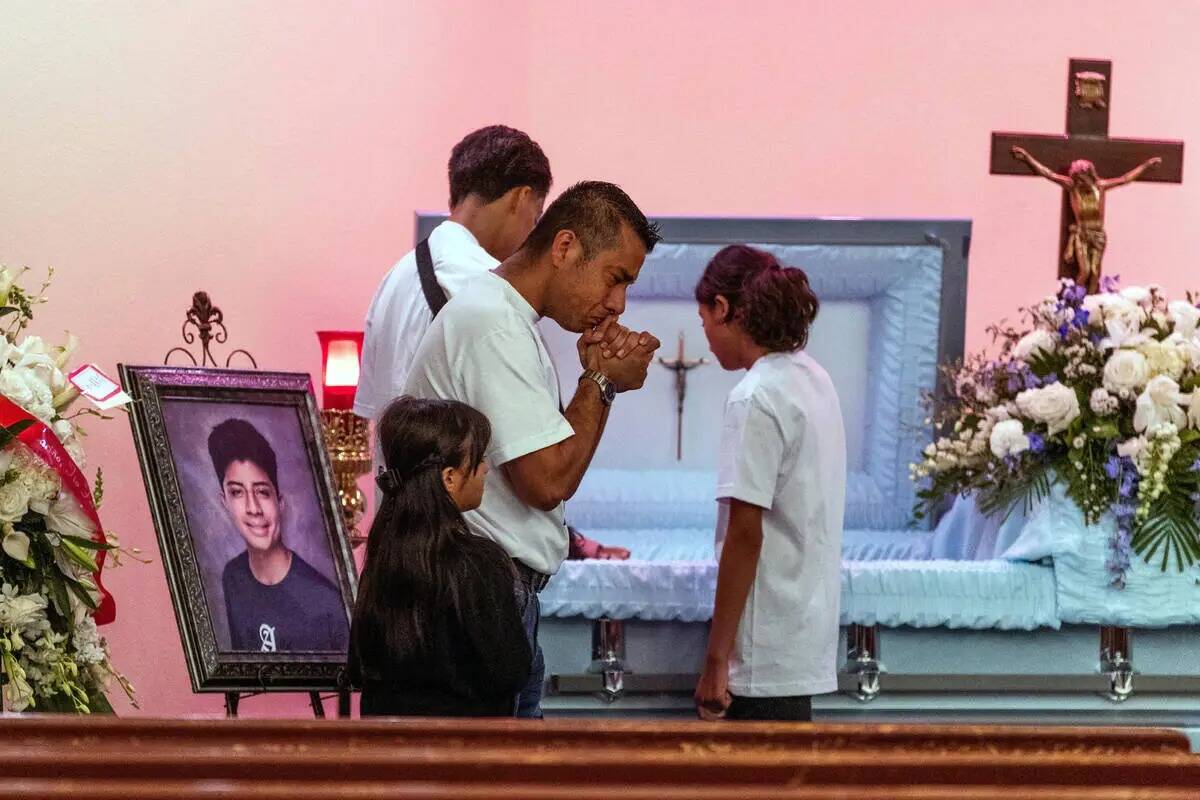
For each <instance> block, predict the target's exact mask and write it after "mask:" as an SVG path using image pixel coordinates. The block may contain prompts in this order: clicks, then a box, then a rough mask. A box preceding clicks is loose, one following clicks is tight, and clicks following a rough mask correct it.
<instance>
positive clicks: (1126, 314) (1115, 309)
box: [1104, 295, 1146, 331]
mask: <svg viewBox="0 0 1200 800" xmlns="http://www.w3.org/2000/svg"><path fill="white" fill-rule="evenodd" d="M1109 297H1110V298H1111V299H1109V301H1108V302H1107V303H1105V305H1104V321H1105V322H1109V321H1116V322H1119V323H1120V324H1121V326H1122V327H1124V328H1126V329H1128V330H1130V331H1139V330H1141V329H1142V324H1143V323H1144V322H1145V321H1146V310H1145V309H1144V308H1142V307H1141V306H1140V305H1138V304H1137V303H1131V302H1129V301H1128V300H1126V299H1125V298H1123V297H1117V296H1115V295H1109Z"/></svg>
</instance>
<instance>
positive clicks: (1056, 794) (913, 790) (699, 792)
mask: <svg viewBox="0 0 1200 800" xmlns="http://www.w3.org/2000/svg"><path fill="white" fill-rule="evenodd" d="M4 788H5V797H6V798H10V799H11V800H32V798H38V800H78V798H81V797H86V798H92V800H130V798H137V800H193V798H246V799H247V800H319V799H321V798H339V799H341V798H344V799H345V800H377V799H378V800H385V799H387V798H396V799H397V800H447V798H459V799H460V800H612V799H613V796H614V789H613V787H608V786H606V787H599V788H597V787H592V786H557V787H544V786H530V785H518V786H501V785H491V786H463V785H455V784H429V783H426V784H421V785H397V784H396V783H395V782H391V781H384V782H355V783H350V784H347V783H342V782H330V783H323V784H314V783H297V782H292V781H267V780H264V781H220V782H216V781H186V780H175V781H146V780H134V781H120V782H118V781H111V782H103V783H97V782H96V781H70V780H54V779H51V780H41V781H30V780H17V781H5V787H4ZM618 796H619V797H620V798H621V800H1194V798H1195V792H1194V791H1192V790H1191V789H1145V788H1140V789H1129V788H1120V787H1084V788H1071V787H1057V786H1051V787H1030V786H1021V787H1019V788H1016V789H1014V787H997V786H978V785H975V786H971V785H968V786H922V785H915V786H886V787H872V786H798V787H770V788H762V787H755V786H723V787H704V786H683V787H667V786H656V787H629V788H621V789H620V790H619V795H618Z"/></svg>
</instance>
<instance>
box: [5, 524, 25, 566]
mask: <svg viewBox="0 0 1200 800" xmlns="http://www.w3.org/2000/svg"><path fill="white" fill-rule="evenodd" d="M5 528H6V533H5V534H4V543H3V548H4V552H5V553H7V554H8V555H10V556H12V557H13V558H14V559H16V560H17V561H24V560H25V559H27V558H29V535H28V534H26V533H25V532H24V531H15V530H13V529H12V525H6V526H5Z"/></svg>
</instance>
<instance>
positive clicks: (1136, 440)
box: [1117, 436, 1146, 458]
mask: <svg viewBox="0 0 1200 800" xmlns="http://www.w3.org/2000/svg"><path fill="white" fill-rule="evenodd" d="M1145 449H1146V437H1145V436H1135V437H1133V438H1132V439H1126V440H1125V441H1123V442H1121V443H1120V444H1119V445H1117V455H1119V456H1122V457H1125V458H1137V457H1138V456H1139V455H1140V454H1141V452H1142V451H1143V450H1145Z"/></svg>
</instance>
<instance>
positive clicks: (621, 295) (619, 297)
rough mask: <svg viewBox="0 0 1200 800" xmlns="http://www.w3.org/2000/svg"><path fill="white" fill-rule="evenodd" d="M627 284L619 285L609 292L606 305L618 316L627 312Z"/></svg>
mask: <svg viewBox="0 0 1200 800" xmlns="http://www.w3.org/2000/svg"><path fill="white" fill-rule="evenodd" d="M625 290H626V287H625V286H619V287H617V288H615V289H614V290H613V291H611V292H609V293H608V298H607V300H606V301H605V303H604V307H605V308H607V309H608V310H609V311H611V312H612V313H613V314H616V315H617V316H618V317H619V316H621V315H622V314H624V313H625Z"/></svg>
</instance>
